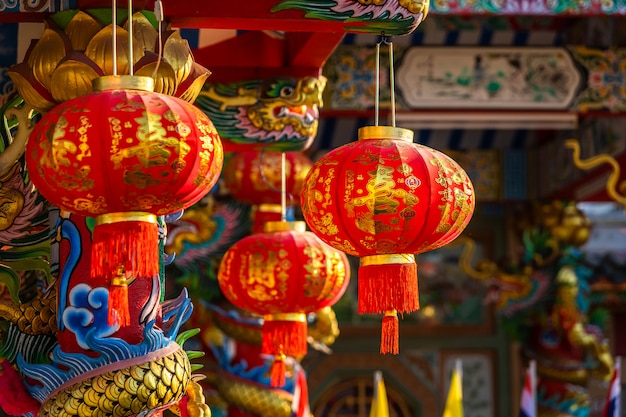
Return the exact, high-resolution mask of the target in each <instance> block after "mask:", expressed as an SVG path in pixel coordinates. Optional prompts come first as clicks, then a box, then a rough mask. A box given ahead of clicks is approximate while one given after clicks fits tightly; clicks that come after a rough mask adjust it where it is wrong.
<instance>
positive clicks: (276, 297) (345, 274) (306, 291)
mask: <svg viewBox="0 0 626 417" xmlns="http://www.w3.org/2000/svg"><path fill="white" fill-rule="evenodd" d="M305 228H306V225H305V223H304V222H301V221H300V222H269V223H267V225H266V232H265V233H258V234H255V235H251V236H248V237H245V238H243V239H241V240H240V241H238V242H237V243H235V244H234V245H233V246H232V247H231V248H230V249H229V250H228V251H227V252H226V254H225V255H224V258H223V259H222V262H221V264H220V268H219V271H218V282H219V285H220V288H221V290H222V293H223V294H224V296H226V298H227V299H228V300H229V301H230V302H231V303H233V304H234V305H236V306H237V307H239V308H242V309H244V310H247V311H250V312H253V313H255V314H258V315H262V316H263V319H264V321H263V329H262V331H263V344H262V348H261V351H262V353H264V354H269V355H273V356H274V358H275V359H274V363H273V365H272V370H271V385H272V386H282V385H284V375H285V363H284V356H285V355H289V356H296V357H299V356H302V355H304V354H305V353H306V351H307V341H306V336H307V324H306V314H307V313H311V312H314V311H317V310H319V309H321V308H324V307H327V306H330V305H333V304H334V303H335V302H336V301H337V300H338V299H339V298H340V297H341V296H342V295H343V293H344V292H345V290H346V287H347V285H348V282H349V267H348V261H347V259H346V256H345V255H344V254H343V253H342V252H340V251H337V250H335V249H333V248H331V247H330V246H328V245H326V244H325V243H323V242H322V241H321V240H320V239H319V238H318V237H317V236H315V234H313V233H311V232H307V231H305Z"/></svg>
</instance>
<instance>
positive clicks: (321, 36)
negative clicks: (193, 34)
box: [193, 31, 343, 83]
mask: <svg viewBox="0 0 626 417" xmlns="http://www.w3.org/2000/svg"><path fill="white" fill-rule="evenodd" d="M342 37H343V34H341V33H302V32H299V33H291V32H289V33H285V34H284V36H281V35H276V36H271V35H270V34H268V33H266V32H261V31H249V32H245V33H243V34H240V35H239V36H236V37H233V38H230V39H226V40H224V41H222V42H218V43H216V44H213V45H209V46H206V47H204V48H199V49H196V50H194V53H193V54H194V58H195V60H196V62H198V63H199V64H201V65H203V66H205V67H206V68H208V69H209V70H211V72H212V74H211V77H210V78H209V81H210V82H212V83H229V82H235V81H244V80H255V79H265V78H270V77H273V76H278V75H281V76H293V77H304V76H318V75H319V74H320V73H321V69H322V67H323V65H324V63H325V62H326V60H327V59H328V57H329V56H330V54H331V53H332V51H333V50H334V49H335V47H336V46H337V45H338V44H339V42H340V41H341V39H342Z"/></svg>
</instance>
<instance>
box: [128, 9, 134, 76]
mask: <svg viewBox="0 0 626 417" xmlns="http://www.w3.org/2000/svg"><path fill="white" fill-rule="evenodd" d="M133 55H134V54H133V0H128V61H129V67H128V73H129V74H130V75H133V74H134V73H135V63H134V62H133Z"/></svg>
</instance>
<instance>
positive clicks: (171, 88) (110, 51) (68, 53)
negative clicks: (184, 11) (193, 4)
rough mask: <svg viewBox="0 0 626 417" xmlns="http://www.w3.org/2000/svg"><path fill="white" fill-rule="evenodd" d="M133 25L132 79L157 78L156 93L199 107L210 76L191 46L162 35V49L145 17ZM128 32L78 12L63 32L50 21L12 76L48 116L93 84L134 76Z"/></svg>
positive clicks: (176, 35) (140, 14) (140, 15)
mask: <svg viewBox="0 0 626 417" xmlns="http://www.w3.org/2000/svg"><path fill="white" fill-rule="evenodd" d="M132 19H133V25H132V31H133V33H132V63H133V69H134V71H133V73H134V74H135V75H142V76H154V78H155V91H156V92H158V93H163V94H168V95H174V96H178V97H180V98H181V99H183V100H186V101H189V102H193V101H195V99H196V97H197V95H198V94H199V93H200V90H201V88H202V85H203V84H204V81H205V80H206V78H207V77H208V76H209V74H210V72H209V71H208V70H207V69H206V68H204V67H203V66H201V65H199V64H197V63H196V62H195V61H194V59H193V55H192V53H191V50H190V48H189V45H188V44H187V42H186V41H185V40H184V39H183V38H182V37H181V36H180V34H179V33H178V32H177V31H172V30H164V31H163V33H162V36H161V38H162V39H163V40H162V46H161V47H159V33H158V31H157V29H155V28H154V26H153V25H152V23H151V22H150V20H149V19H148V18H147V17H146V15H145V14H144V12H137V13H135V14H134V15H133V17H132ZM129 27H130V26H129V24H128V21H127V22H126V24H125V25H124V26H118V25H111V24H103V23H100V22H99V21H98V20H97V18H96V17H94V16H92V15H90V14H89V13H88V12H85V11H77V12H76V13H75V15H74V16H73V17H72V19H71V20H70V21H69V23H67V24H66V25H65V27H61V25H60V24H57V22H56V21H55V20H54V19H48V20H47V21H46V27H45V29H44V31H43V33H42V35H41V37H40V38H39V39H38V40H37V41H36V42H33V44H32V46H31V48H30V49H29V51H28V52H27V54H26V59H25V60H24V62H22V63H19V64H17V65H14V66H13V67H12V68H11V69H10V70H9V76H10V77H11V79H12V80H13V83H14V84H15V86H16V88H17V90H18V92H19V93H20V94H21V96H22V97H23V98H24V100H25V101H26V102H27V103H28V104H29V105H30V106H31V107H33V108H34V109H36V110H38V111H40V112H46V111H48V110H50V109H51V108H52V107H54V106H55V105H56V104H58V103H61V102H64V101H67V100H70V99H73V98H75V97H79V96H82V95H85V94H89V93H90V92H92V91H93V89H92V81H93V80H94V79H95V78H98V77H100V76H104V75H113V74H119V75H123V74H129V73H130V68H131V65H130V60H129V55H130V47H129V38H130V33H129V32H128V29H129ZM113 30H115V34H116V38H117V42H116V45H117V48H116V50H114V48H113ZM159 50H161V51H162V58H161V59H159V56H158V53H159ZM114 58H115V59H114ZM114 66H115V68H114Z"/></svg>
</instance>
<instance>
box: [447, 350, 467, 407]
mask: <svg viewBox="0 0 626 417" xmlns="http://www.w3.org/2000/svg"><path fill="white" fill-rule="evenodd" d="M462 380H463V371H462V367H461V361H460V360H458V359H457V361H456V364H455V367H454V370H453V371H452V378H451V379H450V388H449V389H448V399H447V400H446V408H445V409H444V410H443V417H463V384H462Z"/></svg>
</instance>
